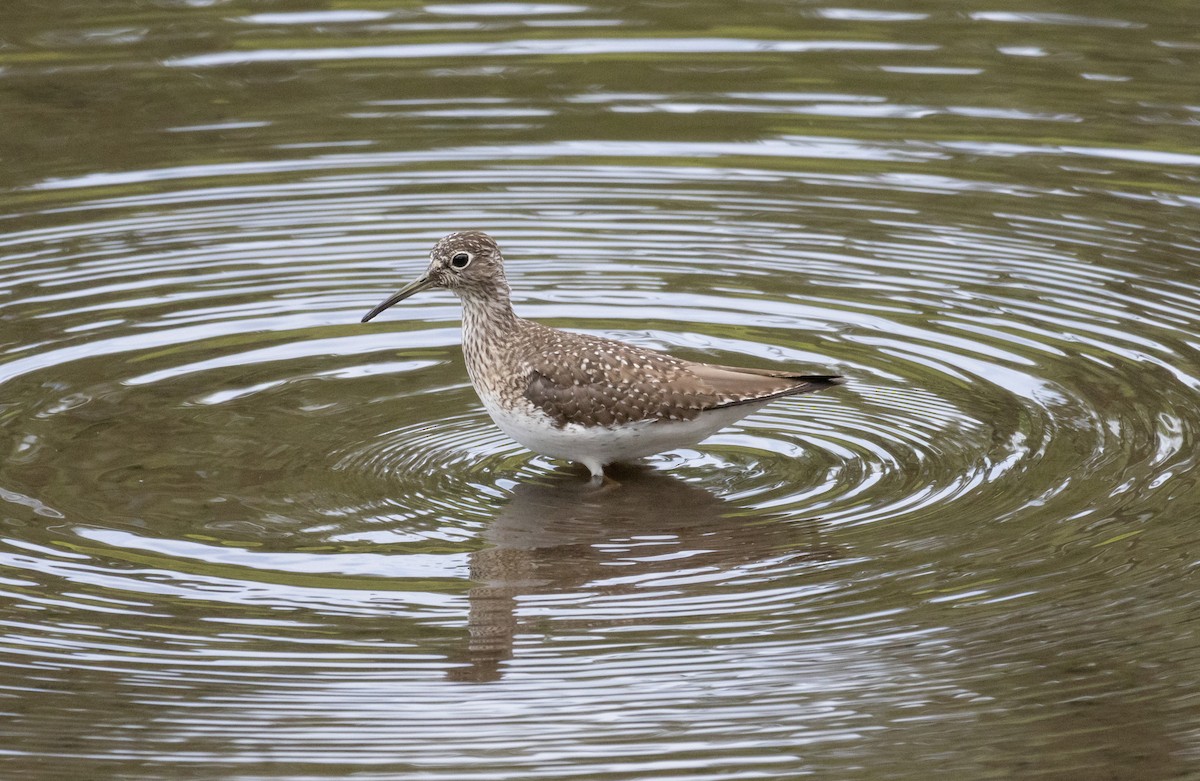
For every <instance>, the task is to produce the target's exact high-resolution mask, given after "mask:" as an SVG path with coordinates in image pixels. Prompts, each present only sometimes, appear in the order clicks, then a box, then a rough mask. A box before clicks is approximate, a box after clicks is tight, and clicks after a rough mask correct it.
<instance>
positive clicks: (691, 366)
mask: <svg viewBox="0 0 1200 781" xmlns="http://www.w3.org/2000/svg"><path fill="white" fill-rule="evenodd" d="M553 333H554V335H555V336H558V335H559V334H562V332H553ZM564 335H565V336H569V338H570V343H569V347H568V345H567V344H562V343H559V342H560V340H559V339H556V338H552V339H551V341H550V342H548V343H546V344H544V346H543V349H542V350H540V351H538V352H537V353H535V354H533V355H529V354H526V362H525V363H526V366H525V370H526V372H527V379H528V384H527V386H526V390H525V397H526V398H527V399H528V400H529V401H530V402H531V403H532V404H533V405H534V406H536V407H537V408H538V409H540V410H542V411H543V412H545V413H546V414H547V415H549V416H550V418H551V419H552V420H553V421H554V422H555V424H556V425H558V426H563V425H566V424H569V423H576V424H580V425H585V426H593V425H600V426H614V425H616V426H619V425H623V424H626V423H633V422H637V421H642V420H661V421H671V420H692V419H694V418H696V417H698V416H699V415H700V414H701V413H702V412H704V411H705V410H710V409H717V408H721V407H727V406H734V405H738V404H748V403H753V402H755V401H766V400H769V399H772V398H775V397H778V396H787V395H792V394H796V393H806V392H808V391H814V390H819V389H821V388H825V387H829V386H831V385H834V384H837V382H839V381H840V380H839V378H833V377H826V376H820V377H818V376H806V375H795V374H786V373H781V372H770V371H761V370H746V371H743V370H740V369H736V368H733V367H726V366H715V365H710V364H703V363H694V362H692V361H684V360H681V359H679V358H674V357H672V356H670V355H665V354H663V353H658V352H654V351H653V350H645V349H642V348H638V347H634V346H632V345H627V344H623V343H621V342H615V341H612V340H609V339H602V338H600V337H594V336H587V335H582V334H569V335H567V334H564Z"/></svg>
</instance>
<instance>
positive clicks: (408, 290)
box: [362, 277, 433, 323]
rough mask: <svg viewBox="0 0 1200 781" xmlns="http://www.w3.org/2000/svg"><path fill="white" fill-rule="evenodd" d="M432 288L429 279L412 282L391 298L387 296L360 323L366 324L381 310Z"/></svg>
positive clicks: (431, 282)
mask: <svg viewBox="0 0 1200 781" xmlns="http://www.w3.org/2000/svg"><path fill="white" fill-rule="evenodd" d="M432 286H433V280H432V279H430V278H429V277H421V278H420V279H418V280H417V281H415V282H412V283H411V284H408V285H405V286H404V287H403V288H401V289H400V290H398V291H396V292H395V293H393V294H392V295H391V296H389V297H388V298H387V299H386V300H385V301H383V302H382V303H381V304H380V305H379V306H377V307H375V308H374V309H372V310H371V311H370V312H367V313H366V314H365V315H363V319H362V322H364V323H365V322H367V321H368V320H370V319H371V318H372V317H374V316H375V315H377V314H379V313H380V312H382V311H383V310H385V309H387V308H388V307H389V306H391V305H393V304H398V303H400V302H401V301H403V300H404V299H406V298H408V297H409V296H411V295H412V294H413V293H420V292H421V291H422V290H424V289H425V288H427V287H432Z"/></svg>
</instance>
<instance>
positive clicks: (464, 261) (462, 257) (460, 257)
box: [450, 252, 471, 268]
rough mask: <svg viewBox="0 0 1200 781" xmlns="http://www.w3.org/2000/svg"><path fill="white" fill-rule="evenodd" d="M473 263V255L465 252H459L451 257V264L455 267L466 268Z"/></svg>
mask: <svg viewBox="0 0 1200 781" xmlns="http://www.w3.org/2000/svg"><path fill="white" fill-rule="evenodd" d="M470 264H471V256H470V255H468V254H467V253H465V252H459V253H457V254H456V255H455V256H454V257H452V258H450V265H451V266H454V267H455V268H466V267H467V266H469V265H470Z"/></svg>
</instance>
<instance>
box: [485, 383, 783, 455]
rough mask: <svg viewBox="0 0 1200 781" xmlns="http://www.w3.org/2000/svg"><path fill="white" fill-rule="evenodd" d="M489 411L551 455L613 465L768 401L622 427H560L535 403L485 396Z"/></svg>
mask: <svg viewBox="0 0 1200 781" xmlns="http://www.w3.org/2000/svg"><path fill="white" fill-rule="evenodd" d="M481 398H482V400H483V406H484V409H486V410H487V412H488V414H489V415H490V416H491V418H492V420H493V421H495V423H496V425H497V426H498V427H499V428H500V430H501V431H503V432H504V433H505V434H507V435H508V436H510V437H512V438H513V439H514V440H516V441H517V442H519V443H520V444H522V445H524V446H525V447H527V448H529V449H530V450H532V451H534V452H535V453H540V454H542V455H545V456H550V457H551V458H561V459H566V460H569V461H581V462H584V463H600V464H609V463H613V462H615V461H629V460H632V459H635V458H641V457H642V456H648V455H652V454H654V453H661V452H663V451H666V450H673V449H675V448H679V447H685V446H688V445H694V444H696V443H697V442H699V441H700V440H702V439H705V438H706V437H708V436H710V435H712V434H714V433H716V432H717V431H718V430H719V429H722V428H724V427H725V426H728V425H729V424H731V423H733V422H734V421H736V420H739V419H740V418H742V417H744V416H746V415H748V414H750V413H751V412H753V411H755V410H756V409H758V408H759V407H762V406H765V403H764V404H746V405H742V406H737V407H727V408H725V409H718V410H708V411H706V412H704V413H702V414H701V415H700V417H698V418H696V419H695V420H672V421H666V420H664V421H638V422H636V423H628V424H625V425H621V426H583V425H579V424H577V423H568V424H567V425H565V426H555V425H554V421H553V420H552V419H551V418H550V416H549V415H547V414H545V413H544V412H542V411H541V410H539V409H537V408H535V407H532V405H530V406H529V407H528V410H527V411H526V410H525V409H522V408H520V407H518V408H517V409H514V408H512V407H507V406H504V405H501V404H499V403H498V401H497V400H496V399H494V398H489V397H488V396H487V395H483V394H481Z"/></svg>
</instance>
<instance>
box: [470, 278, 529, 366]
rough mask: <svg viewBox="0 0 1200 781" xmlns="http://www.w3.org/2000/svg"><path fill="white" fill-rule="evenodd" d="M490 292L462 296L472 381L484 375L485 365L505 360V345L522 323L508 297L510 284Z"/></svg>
mask: <svg viewBox="0 0 1200 781" xmlns="http://www.w3.org/2000/svg"><path fill="white" fill-rule="evenodd" d="M488 293H489V294H488V295H479V294H471V293H468V294H465V295H462V296H461V298H462V306H463V317H462V330H463V342H462V343H463V354H464V357H465V358H466V362H467V371H468V372H469V373H470V374H471V378H472V379H473V380H474V379H477V377H478V376H479V375H481V373H482V372H483V369H484V367H485V366H486V365H489V364H493V363H496V362H498V361H500V360H502V358H501V354H502V352H503V351H504V348H505V347H506V346H507V345H508V344H509V343H510V342H511V341H512V338H513V336H514V334H515V332H516V331H517V330H518V329H519V328H520V324H521V319H520V318H519V317H517V315H516V313H515V312H513V308H512V303H511V302H510V301H509V299H508V286H507V285H505V286H504V287H503V289H497V290H493V291H488Z"/></svg>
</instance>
